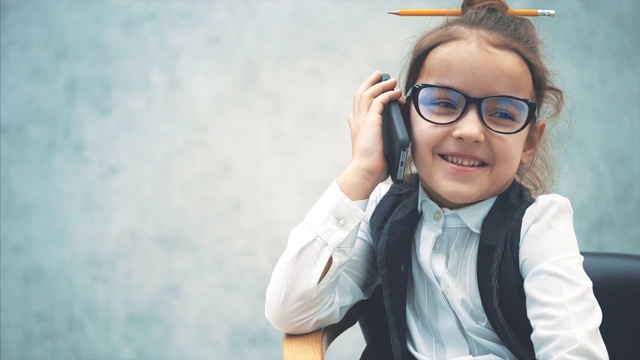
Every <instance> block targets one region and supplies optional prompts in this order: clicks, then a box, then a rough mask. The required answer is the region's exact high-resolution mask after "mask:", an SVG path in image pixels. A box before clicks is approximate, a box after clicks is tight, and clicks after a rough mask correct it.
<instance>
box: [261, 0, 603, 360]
mask: <svg viewBox="0 0 640 360" xmlns="http://www.w3.org/2000/svg"><path fill="white" fill-rule="evenodd" d="M507 9H508V7H507V5H506V4H505V3H504V2H502V1H498V0H485V1H482V0H465V1H464V2H463V4H462V11H463V16H462V17H460V18H456V19H454V20H449V21H447V22H445V23H444V24H443V25H441V26H439V27H437V28H435V29H433V30H431V31H429V32H427V33H425V34H424V35H423V36H422V37H421V38H420V39H419V40H418V41H417V43H416V46H415V48H414V50H413V53H412V56H411V58H410V63H409V66H408V69H407V76H406V86H405V94H406V98H403V97H402V92H401V91H400V90H394V88H395V87H396V85H397V82H396V80H394V79H391V80H388V81H386V82H382V83H379V80H380V76H381V74H380V73H379V72H375V73H373V74H372V75H371V76H370V77H369V78H368V79H366V80H365V81H364V82H363V83H362V85H361V86H360V88H359V89H358V90H357V92H356V95H355V97H354V104H353V112H352V114H351V115H350V116H349V125H350V127H351V134H352V135H351V137H352V161H351V163H350V164H349V166H348V167H347V168H346V169H345V170H344V172H343V173H342V174H341V175H340V176H339V177H338V179H337V180H336V181H335V182H334V183H332V184H331V185H330V186H329V188H328V189H327V191H326V192H325V194H324V195H322V197H321V198H320V199H319V200H318V202H317V203H316V204H315V206H314V207H313V208H312V209H311V211H310V212H309V213H308V214H307V216H306V218H305V219H304V221H303V222H302V223H301V224H299V225H298V226H297V227H296V228H294V229H293V231H292V232H291V234H290V236H289V242H288V245H287V249H286V250H285V252H284V254H283V255H282V257H281V258H280V260H279V261H278V264H277V265H276V268H275V270H274V272H273V275H272V279H271V282H270V284H269V287H268V290H267V301H266V316H267V318H268V319H269V321H270V322H271V323H272V324H273V325H274V326H275V327H276V328H278V329H280V330H281V331H284V332H287V333H305V332H309V331H312V330H314V329H317V328H320V327H323V326H326V325H329V324H333V323H336V322H338V321H339V320H340V319H341V318H342V317H343V316H344V315H345V313H346V312H347V310H348V309H349V308H350V307H351V306H352V305H354V304H355V303H357V302H359V301H360V300H363V299H368V298H370V297H372V298H371V299H369V300H368V301H379V302H380V306H379V307H378V308H379V309H380V312H381V313H382V315H381V317H382V320H381V321H382V324H384V325H382V326H379V328H378V329H376V331H378V332H379V334H376V335H375V339H376V340H375V341H369V342H368V344H367V349H365V353H364V354H363V357H365V358H366V357H374V358H387V359H389V358H396V359H407V358H409V359H410V358H417V359H472V358H473V359H476V358H477V359H495V358H502V359H506V358H509V359H514V358H520V359H526V358H541V359H551V358H581V359H605V358H607V351H606V348H605V346H604V343H603V341H602V337H601V335H600V332H599V326H600V322H601V319H602V314H601V311H600V308H599V307H598V303H597V302H596V299H595V297H594V295H593V292H592V286H591V281H590V280H589V278H588V277H587V275H586V274H585V272H584V270H583V268H582V256H581V255H580V253H579V250H578V245H577V241H576V237H575V233H574V230H573V224H572V221H573V220H572V215H573V214H572V209H571V205H570V203H569V201H568V200H567V199H565V198H563V197H561V196H558V195H539V196H538V197H537V198H535V200H534V199H533V198H532V197H531V195H530V194H531V193H533V194H536V195H538V194H541V193H543V192H545V190H546V188H547V186H546V185H547V184H548V182H549V172H548V160H547V159H545V158H544V155H545V153H544V151H543V150H544V141H543V139H544V136H543V135H544V133H545V128H546V120H544V119H542V118H539V117H538V116H539V115H540V114H541V109H543V110H545V109H546V107H551V110H550V111H546V112H545V113H549V114H551V115H553V116H555V115H557V114H559V112H560V108H561V106H562V92H561V91H560V90H559V89H557V88H556V87H554V86H553V85H552V84H551V83H550V79H549V72H548V70H547V69H546V67H545V65H544V63H543V61H542V55H541V53H540V44H539V40H538V39H537V35H536V31H535V28H534V26H533V25H532V24H531V22H530V21H529V20H527V19H525V18H521V17H514V16H509V15H506V10H507ZM393 100H398V101H400V103H401V104H403V106H404V110H405V111H404V112H405V121H406V123H407V126H408V129H409V132H410V136H411V144H412V145H411V146H412V147H411V153H412V166H410V169H409V172H411V171H413V173H409V174H408V175H407V180H406V182H405V184H402V185H393V186H389V185H388V184H386V183H383V181H384V180H385V179H386V178H387V168H386V163H385V161H384V156H383V152H382V136H381V122H382V117H381V113H382V110H383V107H384V105H385V104H388V103H389V102H390V101H393ZM372 294H378V295H379V297H378V295H375V296H372Z"/></svg>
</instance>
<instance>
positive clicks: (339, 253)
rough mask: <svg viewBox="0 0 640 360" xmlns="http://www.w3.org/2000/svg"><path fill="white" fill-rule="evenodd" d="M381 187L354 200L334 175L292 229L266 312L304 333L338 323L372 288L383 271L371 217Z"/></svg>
mask: <svg viewBox="0 0 640 360" xmlns="http://www.w3.org/2000/svg"><path fill="white" fill-rule="evenodd" d="M379 188H380V187H379ZM380 191H381V190H380V189H376V191H374V194H372V196H371V199H370V200H369V201H356V202H354V201H351V200H350V199H349V198H348V197H347V196H346V195H344V193H342V191H341V190H340V188H339V186H338V185H337V183H336V182H335V181H334V182H333V183H332V184H331V186H329V188H328V189H327V190H326V191H325V193H324V194H323V195H322V196H321V197H320V199H319V200H318V201H317V202H316V204H315V205H314V206H313V207H312V208H311V210H310V211H309V213H308V214H307V215H306V217H305V218H304V220H303V221H302V222H301V223H300V224H298V225H297V226H296V227H295V228H294V229H293V230H292V231H291V233H290V234H289V239H288V243H287V248H286V249H285V251H284V253H283V254H282V256H281V257H280V259H279V260H278V262H277V264H276V267H275V268H274V271H273V274H272V276H271V281H270V283H269V286H268V287H267V294H266V304H265V315H266V317H267V319H268V320H269V322H270V323H271V324H272V325H273V326H274V327H276V328H277V329H279V330H280V331H283V332H286V333H291V334H299V333H306V332H309V331H312V330H315V329H318V328H321V327H324V326H327V325H330V324H334V323H337V322H339V321H340V319H342V317H344V315H345V314H346V312H347V311H348V310H349V308H350V307H351V306H352V305H353V304H355V303H356V302H358V301H360V300H362V299H365V298H367V297H368V296H369V295H370V294H371V292H372V291H373V288H374V287H375V284H376V282H378V280H377V279H378V274H377V267H376V264H375V254H374V249H373V247H372V242H371V236H370V233H369V223H368V218H369V217H370V214H371V212H372V210H371V209H372V208H373V207H374V206H375V204H376V203H377V201H378V196H380ZM330 258H331V267H330V269H329V271H328V272H327V274H326V275H325V276H324V278H323V279H322V281H320V282H318V280H319V279H320V277H321V275H322V272H323V270H324V269H325V266H326V265H327V263H328V261H329V259H330Z"/></svg>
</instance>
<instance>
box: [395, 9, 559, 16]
mask: <svg viewBox="0 0 640 360" xmlns="http://www.w3.org/2000/svg"><path fill="white" fill-rule="evenodd" d="M388 13H389V14H391V15H398V16H461V15H462V10H460V9H400V10H395V11H389V12H388ZM507 14H508V15H516V16H555V15H556V11H555V10H537V9H509V10H507Z"/></svg>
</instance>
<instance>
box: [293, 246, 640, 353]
mask: <svg viewBox="0 0 640 360" xmlns="http://www.w3.org/2000/svg"><path fill="white" fill-rule="evenodd" d="M582 255H583V256H584V269H585V272H586V273H587V275H588V276H589V278H591V281H592V282H593V292H594V294H595V296H596V299H598V303H599V304H600V308H601V309H602V324H601V325H600V333H601V334H602V338H603V339H604V342H605V344H606V346H607V350H608V352H609V357H610V359H612V360H615V359H628V358H629V357H630V356H631V357H633V356H637V354H640V255H630V254H614V253H600V252H583V253H582ZM372 296H376V294H375V293H374V295H372ZM366 305H367V304H366V301H361V302H360V303H358V304H356V305H355V306H354V307H353V308H352V309H351V310H349V312H348V313H347V315H346V316H345V317H344V319H342V320H341V321H340V322H339V323H337V324H334V325H331V326H328V327H326V328H323V329H320V330H316V331H314V332H311V333H308V334H303V335H290V334H285V335H284V339H283V353H282V355H283V359H284V360H299V359H309V360H311V359H319V360H322V359H324V354H325V352H326V350H327V348H328V347H329V345H330V344H331V342H332V341H333V340H334V339H335V338H336V337H338V336H339V335H340V334H341V333H342V332H344V331H345V330H346V329H348V328H349V327H351V326H352V325H353V324H355V323H356V322H357V321H358V322H360V327H361V329H362V331H363V333H364V335H365V340H367V339H368V338H369V336H368V335H369V333H371V326H372V325H371V324H368V323H367V319H364V317H363V316H360V313H361V312H362V309H363V308H364V307H366Z"/></svg>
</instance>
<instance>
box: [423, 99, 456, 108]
mask: <svg viewBox="0 0 640 360" xmlns="http://www.w3.org/2000/svg"><path fill="white" fill-rule="evenodd" d="M427 106H429V108H431V109H433V110H434V111H446V110H456V109H458V104H456V103H455V102H453V101H451V100H449V99H433V100H431V101H429V103H428V104H427Z"/></svg>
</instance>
